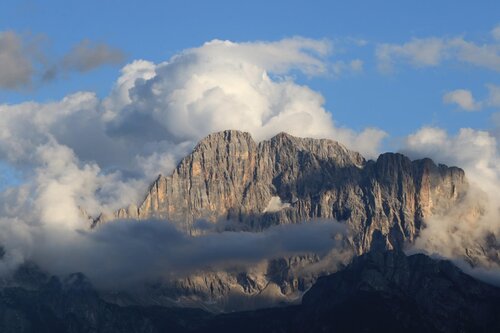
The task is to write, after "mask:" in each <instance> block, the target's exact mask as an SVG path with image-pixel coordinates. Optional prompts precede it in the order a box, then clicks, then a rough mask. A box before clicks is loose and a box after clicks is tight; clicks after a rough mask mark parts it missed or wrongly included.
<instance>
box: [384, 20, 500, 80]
mask: <svg viewBox="0 0 500 333" xmlns="http://www.w3.org/2000/svg"><path fill="white" fill-rule="evenodd" d="M497 29H498V27H497V28H495V29H494V30H493V31H492V35H493V37H494V41H492V42H490V43H486V44H478V43H475V42H472V41H467V40H465V39H464V38H463V37H455V38H438V37H431V38H422V39H420V38H414V39H412V40H411V41H409V42H406V43H403V44H379V45H377V48H376V52H375V55H376V58H377V61H378V67H379V70H381V71H382V72H390V71H392V70H393V68H394V66H395V65H396V64H397V63H398V62H403V63H409V64H410V65H413V66H415V67H430V66H438V65H440V64H441V63H442V62H443V61H445V60H453V61H458V62H464V63H468V64H471V65H474V66H478V67H483V68H486V69H490V70H493V71H500V44H499V43H498V39H497V38H496V37H497Z"/></svg>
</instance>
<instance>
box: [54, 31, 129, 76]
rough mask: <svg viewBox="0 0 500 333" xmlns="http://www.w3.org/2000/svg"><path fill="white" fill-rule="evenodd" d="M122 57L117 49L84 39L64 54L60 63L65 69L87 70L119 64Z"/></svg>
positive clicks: (121, 53)
mask: <svg viewBox="0 0 500 333" xmlns="http://www.w3.org/2000/svg"><path fill="white" fill-rule="evenodd" d="M124 57H125V56H124V54H123V52H122V51H121V50H119V49H116V48H112V47H110V46H109V45H107V44H104V43H94V42H91V41H90V40H88V39H84V40H82V41H81V42H80V43H78V44H77V45H75V46H74V47H73V48H72V49H71V50H70V51H69V52H68V53H67V54H66V55H65V56H64V58H63V60H62V65H63V67H64V69H65V70H67V71H71V70H76V71H79V72H88V71H90V70H92V69H95V68H97V67H100V66H102V65H109V64H111V65H116V64H120V63H122V62H123V59H124Z"/></svg>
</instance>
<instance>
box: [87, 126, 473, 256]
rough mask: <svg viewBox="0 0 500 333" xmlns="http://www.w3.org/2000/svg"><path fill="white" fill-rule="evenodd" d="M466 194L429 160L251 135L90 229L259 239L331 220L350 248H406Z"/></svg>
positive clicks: (200, 156) (217, 140)
mask: <svg viewBox="0 0 500 333" xmlns="http://www.w3.org/2000/svg"><path fill="white" fill-rule="evenodd" d="M467 187H468V184H467V180H466V178H465V175H464V172H463V170H461V169H459V168H456V167H447V166H444V165H436V164H434V162H432V161H431V160H430V159H423V160H416V161H411V160H410V159H408V158H407V157H405V156H404V155H401V154H397V153H385V154H382V155H380V156H379V158H378V159H377V160H376V161H371V160H370V161H366V160H365V159H364V158H363V156H361V155H360V154H359V153H356V152H353V151H350V150H348V149H347V148H346V147H344V146H343V145H341V144H340V143H338V142H335V141H332V140H325V139H309V138H297V137H293V136H291V135H288V134H286V133H280V134H278V135H276V136H275V137H273V138H272V139H270V140H267V141H262V142H260V143H256V142H255V141H254V140H253V139H252V137H251V136H250V134H248V133H245V132H239V131H223V132H218V133H214V134H211V135H209V136H208V137H206V138H205V139H203V140H202V141H201V142H200V143H199V144H198V145H197V146H196V147H195V149H194V151H193V152H192V153H191V154H190V155H189V156H187V157H186V158H184V159H183V160H182V161H181V162H180V163H179V165H178V166H177V168H176V169H175V170H174V172H173V173H172V175H170V176H159V177H158V179H157V180H156V181H155V182H154V183H153V184H152V185H151V187H150V189H149V191H148V193H147V195H146V198H145V200H144V201H143V202H142V204H140V205H139V207H136V206H135V205H131V206H130V207H128V208H124V209H121V210H119V211H117V212H115V213H114V215H113V216H101V218H100V219H98V220H97V221H96V224H98V223H102V222H105V221H107V220H111V219H118V218H120V219H122V218H134V219H135V218H138V219H148V218H160V219H166V220H168V221H171V222H173V223H176V224H177V225H178V226H179V227H180V228H182V229H184V230H186V231H187V232H189V233H192V234H195V233H196V230H195V227H194V223H195V222H196V221H197V220H206V221H210V222H213V223H216V222H220V221H224V220H230V221H233V222H235V223H236V225H237V226H238V227H239V228H242V229H246V230H251V231H259V230H262V229H264V228H266V227H268V226H270V225H274V224H284V223H300V222H304V221H309V220H314V219H336V220H338V221H341V222H344V223H346V224H347V225H348V226H349V228H350V230H351V236H350V241H351V243H352V246H353V247H354V249H355V251H356V252H358V253H363V252H366V251H368V250H369V249H371V248H373V247H377V248H386V249H393V248H395V247H401V246H402V244H403V243H404V242H406V241H409V242H412V241H413V240H414V239H415V237H416V236H418V233H419V230H420V228H421V227H422V225H423V223H424V220H425V219H426V218H427V217H429V216H432V215H434V214H446V212H447V210H450V209H452V208H453V207H454V206H456V204H457V203H458V202H459V201H460V200H462V199H463V197H464V195H465V192H466V190H467ZM270 208H271V209H270ZM233 227H234V225H233Z"/></svg>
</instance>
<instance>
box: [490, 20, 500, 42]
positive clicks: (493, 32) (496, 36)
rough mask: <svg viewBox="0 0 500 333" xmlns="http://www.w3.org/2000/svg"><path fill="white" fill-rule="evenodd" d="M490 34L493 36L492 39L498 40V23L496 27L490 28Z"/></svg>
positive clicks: (499, 26) (499, 37) (499, 25)
mask: <svg viewBox="0 0 500 333" xmlns="http://www.w3.org/2000/svg"><path fill="white" fill-rule="evenodd" d="M491 35H492V36H493V38H494V39H496V40H498V41H500V24H498V25H497V26H496V27H494V28H493V30H491Z"/></svg>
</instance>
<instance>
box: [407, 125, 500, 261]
mask: <svg viewBox="0 0 500 333" xmlns="http://www.w3.org/2000/svg"><path fill="white" fill-rule="evenodd" d="M497 140H498V139H497V138H496V137H494V136H493V135H492V134H491V133H489V132H486V131H478V130H473V129H470V128H463V129H461V130H460V131H459V132H458V134H457V135H455V136H452V135H449V134H448V133H447V132H446V131H445V130H443V129H440V128H432V127H424V128H422V129H420V130H419V131H417V132H416V133H414V134H412V135H410V136H409V137H408V138H407V140H406V142H405V145H404V149H403V152H404V153H406V154H408V155H409V156H411V157H413V158H423V157H431V158H433V159H434V160H435V161H436V162H439V163H446V164H448V165H458V166H460V167H462V168H463V169H464V170H465V174H466V177H467V178H468V180H469V182H470V189H469V191H468V194H467V196H466V197H465V198H464V200H463V201H462V203H461V204H460V205H459V206H457V207H455V208H454V209H453V210H452V211H448V214H447V215H446V216H433V217H431V218H430V219H428V220H427V221H426V227H425V228H424V230H423V231H422V232H421V234H420V236H419V238H418V239H417V240H416V243H415V247H416V248H418V249H420V250H422V251H425V252H428V253H437V254H440V255H442V256H446V257H448V258H451V259H461V258H463V257H464V256H465V251H466V249H467V250H468V251H469V253H471V252H474V251H477V252H476V254H478V255H479V256H480V257H482V259H481V264H482V265H484V266H485V267H489V266H490V267H496V268H498V264H496V263H495V261H494V260H491V258H494V257H495V256H497V255H498V253H494V252H495V251H496V250H495V248H494V247H491V248H490V247H489V245H485V244H486V243H487V239H486V238H487V237H488V236H491V235H494V236H495V237H496V239H497V240H498V239H499V237H500V232H499V230H500V216H499V213H500V204H499V202H500V201H499V200H498V199H499V198H498V188H499V187H500V156H499V155H498V150H497V148H498V147H497ZM488 252H491V253H488ZM489 256H491V257H489Z"/></svg>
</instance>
